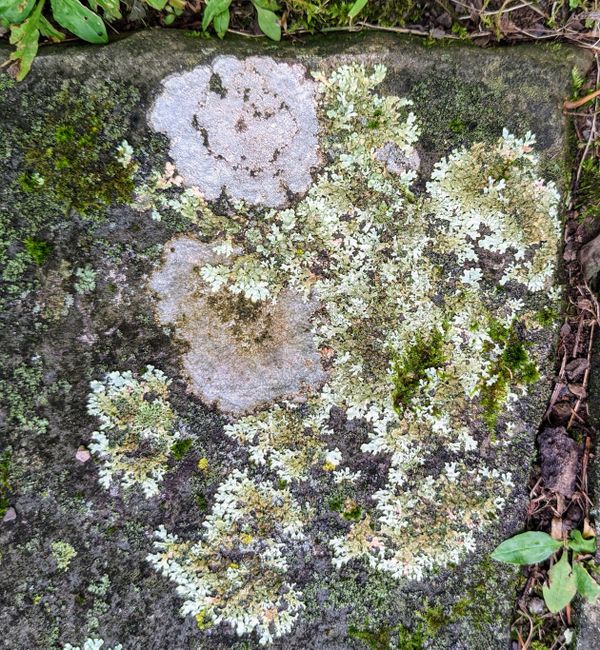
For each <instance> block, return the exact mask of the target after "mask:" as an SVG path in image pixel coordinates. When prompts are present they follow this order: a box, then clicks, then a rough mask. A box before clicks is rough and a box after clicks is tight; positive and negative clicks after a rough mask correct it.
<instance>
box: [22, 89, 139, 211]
mask: <svg viewBox="0 0 600 650" xmlns="http://www.w3.org/2000/svg"><path fill="white" fill-rule="evenodd" d="M119 94H122V93H109V92H106V90H95V89H93V88H91V89H86V90H85V91H80V92H77V91H76V90H75V89H74V88H72V87H71V84H64V85H63V88H62V89H61V90H60V91H59V92H58V93H57V94H56V96H55V97H54V98H53V101H52V108H51V109H50V110H49V111H48V112H47V113H46V114H45V115H44V116H43V117H42V119H41V120H39V122H38V123H37V124H36V125H34V127H33V129H32V130H31V133H30V134H29V135H28V136H26V137H24V138H23V140H22V142H21V145H22V150H23V166H24V167H25V171H24V172H23V173H22V174H21V176H20V185H21V188H22V189H24V190H26V191H31V192H33V191H38V192H41V193H43V194H47V195H49V196H50V197H51V198H52V199H53V200H55V201H56V202H58V203H59V204H61V205H62V206H63V207H64V209H65V211H68V210H69V209H71V208H72V209H75V210H77V211H79V212H87V211H89V210H94V209H99V208H102V207H104V206H107V205H110V204H114V203H126V202H128V201H129V200H130V199H131V195H132V193H133V188H134V185H133V179H132V173H131V172H132V169H131V166H124V165H123V164H122V163H121V162H119V161H118V160H117V158H116V155H117V151H116V149H117V146H118V144H119V141H118V139H117V138H116V137H114V136H115V135H117V134H116V132H114V128H115V125H117V124H119V122H122V121H123V120H124V119H125V115H123V114H122V112H123V107H122V105H121V104H120V101H122V99H123V98H122V97H119ZM127 104H129V102H127V103H126V105H127ZM111 136H112V137H111ZM39 179H41V180H39Z"/></svg>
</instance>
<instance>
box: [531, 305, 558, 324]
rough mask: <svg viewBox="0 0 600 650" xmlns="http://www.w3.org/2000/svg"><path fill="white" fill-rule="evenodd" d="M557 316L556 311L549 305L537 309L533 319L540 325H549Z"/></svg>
mask: <svg viewBox="0 0 600 650" xmlns="http://www.w3.org/2000/svg"><path fill="white" fill-rule="evenodd" d="M557 317H558V315H557V313H556V311H555V310H554V309H550V308H549V307H542V309H540V310H539V311H537V312H536V314H535V320H536V321H537V322H538V323H539V324H540V325H541V326H542V327H550V326H551V325H552V324H553V323H554V322H555V321H556V319H557Z"/></svg>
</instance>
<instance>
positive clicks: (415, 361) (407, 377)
mask: <svg viewBox="0 0 600 650" xmlns="http://www.w3.org/2000/svg"><path fill="white" fill-rule="evenodd" d="M443 343H444V337H443V335H442V333H441V332H439V331H437V330H436V331H434V332H432V334H431V335H430V336H429V337H425V336H422V335H418V336H417V339H416V341H415V343H414V344H413V345H412V346H410V347H409V348H408V350H407V352H406V353H405V354H404V356H403V357H402V358H400V359H398V360H396V361H394V362H393V363H392V368H393V384H394V388H393V391H392V401H393V403H394V407H395V408H396V410H398V411H399V412H402V410H403V409H404V407H406V406H407V405H408V403H409V402H410V400H411V397H413V395H414V394H415V392H416V389H417V387H418V386H419V383H420V382H421V381H422V380H424V379H425V378H426V371H427V370H429V369H430V368H441V367H442V365H443V364H444V361H445V358H444V351H443V348H442V346H443Z"/></svg>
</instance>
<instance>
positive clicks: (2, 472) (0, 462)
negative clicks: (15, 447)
mask: <svg viewBox="0 0 600 650" xmlns="http://www.w3.org/2000/svg"><path fill="white" fill-rule="evenodd" d="M11 456H12V454H11V452H10V450H9V449H5V450H4V451H3V452H2V453H1V454H0V519H1V518H2V517H4V515H5V514H6V511H7V510H8V506H9V505H10V501H9V493H10V490H11V485H10V461H11Z"/></svg>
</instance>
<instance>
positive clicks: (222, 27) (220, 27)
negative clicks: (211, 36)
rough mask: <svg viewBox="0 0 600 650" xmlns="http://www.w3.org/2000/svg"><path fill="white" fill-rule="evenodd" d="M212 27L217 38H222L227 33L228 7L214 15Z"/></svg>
mask: <svg viewBox="0 0 600 650" xmlns="http://www.w3.org/2000/svg"><path fill="white" fill-rule="evenodd" d="M213 27H214V28H215V32H217V36H218V37H219V38H223V37H224V36H225V34H227V30H228V29H229V9H227V10H226V11H222V12H221V13H220V14H217V15H216V16H215V17H214V20H213Z"/></svg>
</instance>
